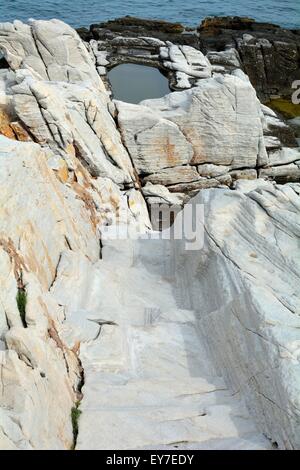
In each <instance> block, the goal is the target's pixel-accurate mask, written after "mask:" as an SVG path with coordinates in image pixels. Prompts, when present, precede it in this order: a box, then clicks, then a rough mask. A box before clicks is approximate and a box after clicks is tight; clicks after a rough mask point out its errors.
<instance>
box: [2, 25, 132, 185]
mask: <svg viewBox="0 0 300 470" xmlns="http://www.w3.org/2000/svg"><path fill="white" fill-rule="evenodd" d="M0 49H1V50H3V53H4V55H5V57H6V59H7V62H8V63H9V65H10V66H11V68H12V69H13V70H15V71H16V76H15V82H13V81H11V82H10V83H9V89H8V90H7V92H8V93H9V94H10V95H11V101H12V105H13V109H14V113H15V114H16V115H17V117H18V119H19V120H20V121H21V122H22V123H23V124H24V125H25V128H26V129H28V130H29V131H30V133H31V134H32V135H33V136H34V137H35V139H36V140H37V141H38V142H39V143H41V144H43V145H44V144H47V145H48V146H50V147H51V148H52V149H53V150H56V151H57V150H58V151H60V152H63V153H65V154H68V153H69V151H70V149H75V152H76V153H77V156H78V158H80V159H81V161H83V162H84V164H85V165H86V166H87V167H88V168H89V171H90V173H91V174H92V175H93V176H103V177H109V178H111V179H112V180H113V181H115V182H117V183H119V184H131V185H133V184H134V181H135V176H134V171H133V168H132V165H131V162H130V160H129V157H128V154H127V152H126V150H125V149H124V147H123V145H122V143H121V140H120V135H119V133H118V131H117V129H116V126H115V123H114V121H113V118H112V116H111V115H110V112H109V110H108V104H109V96H108V94H107V91H106V89H105V87H104V84H103V82H102V80H101V79H100V77H99V75H98V74H97V71H96V69H95V65H94V63H93V61H92V59H91V57H90V55H89V53H88V51H87V49H86V48H85V46H84V45H83V43H82V42H81V40H80V38H79V36H78V35H77V34H76V33H75V31H74V30H73V29H72V28H70V27H69V26H67V25H65V24H64V23H62V22H61V21H58V20H52V21H33V22H32V23H31V24H30V26H29V25H25V24H23V23H21V22H18V21H17V22H15V23H14V24H9V23H5V24H2V25H1V24H0ZM65 158H67V156H66V157H65Z"/></svg>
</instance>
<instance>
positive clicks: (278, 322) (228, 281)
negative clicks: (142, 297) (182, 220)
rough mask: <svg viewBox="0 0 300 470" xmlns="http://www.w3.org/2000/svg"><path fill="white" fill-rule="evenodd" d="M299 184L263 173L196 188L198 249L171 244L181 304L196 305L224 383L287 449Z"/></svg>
mask: <svg viewBox="0 0 300 470" xmlns="http://www.w3.org/2000/svg"><path fill="white" fill-rule="evenodd" d="M299 193H300V187H299V184H289V185H284V186H279V185H275V186H273V184H272V183H269V182H264V181H262V180H258V181H255V182H249V183H247V182H240V183H238V185H237V191H233V192H232V191H228V190H221V189H219V190H217V191H216V190H213V189H211V190H207V191H202V192H201V193H200V194H199V195H198V196H197V197H196V198H195V199H194V200H193V204H194V206H195V207H196V204H204V229H205V232H204V233H205V241H204V249H203V250H200V251H199V252H195V251H190V252H189V251H186V250H185V248H184V243H183V242H177V244H175V246H174V252H175V258H176V259H177V263H176V262H175V265H176V266H177V267H176V272H177V273H178V276H177V289H181V292H182V296H183V297H182V300H181V303H180V305H182V306H183V305H184V306H185V308H187V305H189V306H190V308H192V309H195V310H196V311H197V312H198V313H197V314H196V315H197V318H198V321H199V325H200V326H201V330H202V332H203V334H204V337H205V338H206V340H207V346H208V348H209V350H210V351H211V355H212V357H213V358H214V362H215V365H216V366H217V368H218V370H219V371H220V372H222V374H223V376H224V377H225V379H226V383H227V385H228V386H229V387H230V388H231V390H232V391H233V393H239V394H242V396H244V397H245V399H246V403H247V404H248V407H249V409H250V410H251V412H252V414H253V415H255V417H256V420H257V422H258V423H259V425H260V428H261V429H262V430H264V432H265V433H266V435H267V436H269V437H270V438H272V440H273V441H276V442H277V443H278V444H279V446H280V447H283V448H288V449H298V448H299V445H300V443H299V426H300V410H299V390H300V380H299V377H300V375H299V332H298V331H299V306H300V298H299V294H298V286H299V277H300V257H299V250H298V249H297V245H298V244H299V220H300V218H299V210H300V199H299ZM194 214H195V212H194ZM178 244H179V245H181V248H179V247H178ZM212 284H213V285H214V288H212V287H211V286H212ZM233 331H234V334H233Z"/></svg>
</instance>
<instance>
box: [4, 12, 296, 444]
mask: <svg viewBox="0 0 300 470" xmlns="http://www.w3.org/2000/svg"><path fill="white" fill-rule="evenodd" d="M125 23H126V24H127V23H128V25H131V24H133V27H134V28H138V31H137V32H135V33H133V29H132V28H131V29H130V31H129V32H130V34H129V35H128V36H127V37H126V38H125V37H123V36H122V35H119V34H113V35H112V36H111V37H110V40H109V43H107V42H101V40H97V41H96V40H95V39H94V40H93V41H92V42H91V43H90V44H86V45H84V44H83V43H82V42H81V40H80V38H79V36H78V35H77V34H76V33H75V32H74V31H73V30H72V28H70V27H68V26H67V25H65V24H64V23H62V22H60V21H58V20H53V21H49V22H48V21H47V22H45V21H32V22H30V24H28V25H25V24H23V23H21V22H19V21H16V22H14V24H8V23H5V24H1V25H0V51H1V52H2V53H3V55H4V63H3V66H4V68H3V69H2V68H1V70H0V133H1V134H2V135H1V136H0V183H1V194H0V207H1V209H0V210H1V217H0V281H1V291H0V377H1V381H0V418H1V419H0V448H4V449H50V448H52V449H69V448H74V447H77V448H78V449H79V448H80V449H86V448H104V447H105V448H120V447H122V448H126V449H128V448H136V447H139V448H149V447H150V448H151V447H153V446H162V447H163V448H171V449H172V448H177V447H178V446H179V447H180V448H219V449H220V448H269V447H270V444H269V442H268V441H267V440H266V439H265V438H264V437H263V435H262V434H261V432H263V433H265V434H266V435H267V437H268V438H269V439H270V440H272V441H276V442H277V443H278V444H279V446H280V447H282V448H299V445H300V443H299V437H298V435H299V406H298V405H299V404H298V401H297V400H298V394H299V383H298V378H297V376H296V372H297V370H298V365H299V364H298V363H299V360H298V359H299V358H298V356H299V354H298V349H297V348H298V342H299V340H298V336H297V331H298V329H299V325H298V323H297V322H298V320H297V318H298V317H297V315H298V310H299V298H298V297H299V296H297V291H296V289H297V285H298V283H299V282H298V281H299V263H298V261H299V260H298V257H297V251H296V250H297V243H298V237H299V230H298V229H299V227H298V218H299V217H298V215H299V214H298V210H299V187H298V186H299V185H298V184H292V183H289V184H286V185H284V186H279V185H274V184H273V183H271V182H268V181H264V180H262V179H260V180H257V176H260V177H261V178H265V179H275V180H276V181H280V182H288V181H289V182H290V181H298V178H299V167H300V165H299V161H300V158H299V147H297V140H296V139H295V136H294V134H293V132H292V131H291V129H290V127H289V126H288V124H287V123H286V122H283V121H282V120H281V119H280V118H279V116H278V115H277V114H276V113H274V112H273V111H271V110H270V109H269V108H268V107H266V106H263V105H261V103H260V102H259V100H258V99H257V96H256V93H255V90H254V88H253V86H252V85H251V83H250V82H249V80H248V79H247V77H246V76H245V75H244V73H243V72H242V71H241V70H240V59H239V56H238V55H237V53H236V52H235V49H232V48H231V50H228V51H226V53H224V54H223V55H222V60H223V63H222V65H214V64H212V62H213V61H214V57H213V56H216V55H218V57H219V59H218V60H220V57H221V54H222V51H221V52H214V53H213V54H210V55H208V56H205V55H204V54H203V52H200V51H199V50H196V49H193V48H192V47H190V46H187V45H186V44H184V42H183V43H181V44H179V46H180V47H179V46H178V45H177V44H175V43H176V37H175V36H177V35H180V36H181V35H183V33H181V32H180V31H181V30H180V31H179V30H178V29H177V30H176V28H177V26H176V28H175V27H174V28H175V30H176V33H173V32H170V30H169V29H168V31H167V32H165V34H168V35H169V34H172V35H173V34H174V36H172V37H174V42H171V41H169V39H168V40H167V39H166V38H164V39H157V37H154V38H149V37H141V36H140V32H141V31H140V27H144V26H142V25H141V23H140V22H139V21H137V20H132V19H131V20H125ZM156 26H157V24H156V23H155V27H156ZM128 27H129V26H128ZM151 27H153V26H150V25H149V28H150V29H149V30H148V31H151ZM166 27H167V26H166ZM168 28H169V27H168ZM100 29H102V28H100ZM171 29H172V28H171ZM99 34H100V33H99ZM105 34H106V33H105ZM130 35H131V36H130ZM134 44H136V51H137V52H136V51H134V52H133V57H135V58H136V60H140V59H139V56H143V53H141V51H144V50H145V51H148V52H149V54H148V56H147V57H148V58H147V59H145V60H151V61H152V62H153V64H154V65H155V64H156V66H158V67H159V68H160V69H161V70H163V71H164V72H165V73H166V74H167V76H168V78H169V81H170V84H171V87H172V89H181V90H183V91H180V92H178V91H177V92H174V93H171V94H169V95H167V96H165V97H164V98H162V99H158V100H148V101H143V102H141V103H140V104H139V105H130V104H128V103H122V102H120V101H119V102H114V101H112V100H111V97H110V91H109V87H108V86H106V85H105V84H104V83H106V80H107V77H106V72H107V69H108V68H109V67H110V66H113V65H114V64H115V63H117V61H118V60H120V57H123V59H121V60H125V59H124V58H126V57H127V56H128V54H131V52H132V49H133V48H134ZM122 48H123V52H122ZM149 57H150V59H149ZM114 60H115V62H114ZM238 180H243V183H241V182H240V181H238ZM245 180H248V181H245ZM251 180H253V181H251ZM254 180H255V181H254ZM228 187H230V188H232V189H233V188H236V190H235V191H233V190H231V189H228ZM205 188H209V189H207V190H206V189H205ZM213 188H217V189H213ZM200 189H201V193H200V195H199V196H197V199H195V200H194V202H193V204H194V207H195V206H196V205H197V204H198V205H201V204H204V206H205V210H206V212H205V214H204V215H205V218H204V221H203V219H202V218H201V223H200V226H199V224H198V229H199V230H200V235H201V233H202V232H201V228H202V229H203V228H204V232H205V234H206V235H205V244H204V249H203V250H198V251H196V252H195V251H194V252H191V253H189V252H186V251H185V249H184V248H183V245H182V244H181V242H178V243H177V242H176V243H174V246H173V244H172V243H171V242H169V241H168V240H165V239H163V240H159V233H158V232H157V231H154V230H152V231H151V229H152V228H154V229H156V228H158V227H159V226H160V225H161V224H160V222H161V219H160V214H157V217H156V219H154V220H153V219H152V220H150V217H149V214H150V215H151V210H150V209H152V207H157V205H158V204H161V203H163V204H164V207H167V209H169V206H172V210H173V212H172V214H171V216H172V217H171V218H172V220H170V221H169V223H170V222H172V221H173V220H174V218H175V216H176V214H177V212H178V211H179V210H180V208H181V207H182V206H183V205H184V203H186V202H187V201H188V199H189V198H190V197H191V196H193V195H194V194H195V193H197V192H199V190H200ZM202 190H203V191H202ZM146 203H147V204H148V207H147V204H146ZM187 210H188V209H187V207H186V208H185V209H184V211H185V212H183V213H182V212H181V216H180V215H178V217H179V218H180V217H182V215H183V214H185V213H186V211H187ZM176 220H178V219H176ZM179 220H180V219H179ZM151 222H154V224H153V227H152V226H151ZM201 224H202V225H201ZM203 224H204V227H203ZM149 231H151V236H152V237H153V238H154V240H149V239H148V238H149V237H150V235H149V233H148V232H149ZM129 235H130V236H131V237H132V238H138V240H135V241H133V240H129V241H127V242H124V245H122V243H120V239H121V238H128V236H129ZM163 235H168V232H164V234H163ZM157 238H158V240H157ZM116 239H117V240H116ZM182 243H184V240H183V241H182ZM175 268H176V269H175ZM176 273H177V274H178V276H179V277H176ZM153 293H155V295H153ZM249 312H250V315H249ZM199 325H200V327H201V330H202V332H201V331H200V332H199ZM208 337H209V338H210V344H209V345H208V346H209V347H206V346H205V338H208ZM174 351H175V353H174ZM213 362H214V364H215V368H214V365H213ZM221 375H222V376H223V378H221ZM58 389H59V390H60V395H59V397H58V396H57V390H58ZM244 399H245V400H246V403H247V404H248V407H249V409H250V410H251V412H252V415H254V419H256V422H257V424H255V422H254V419H253V417H251V415H250V414H249V413H248V411H247V410H246V409H245V407H244V405H243V400H244ZM79 406H80V409H81V411H82V416H81V420H80V426H79V434H78V436H77V431H76V427H77V424H78V423H76V419H78V407H79ZM199 410H200V411H199ZM72 421H73V426H72ZM99 423H101V427H99ZM103 423H105V425H103ZM128 423H131V432H128V429H129V428H128ZM257 425H258V426H259V428H258V427H257Z"/></svg>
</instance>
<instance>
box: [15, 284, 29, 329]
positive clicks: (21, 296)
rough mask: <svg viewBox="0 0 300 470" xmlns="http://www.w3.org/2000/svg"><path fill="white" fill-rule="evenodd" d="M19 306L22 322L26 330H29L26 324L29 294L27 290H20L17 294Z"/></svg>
mask: <svg viewBox="0 0 300 470" xmlns="http://www.w3.org/2000/svg"><path fill="white" fill-rule="evenodd" d="M16 300H17V306H18V310H19V313H20V317H21V320H22V324H23V326H24V328H27V323H26V304H27V294H26V291H25V289H18V293H17V298H16Z"/></svg>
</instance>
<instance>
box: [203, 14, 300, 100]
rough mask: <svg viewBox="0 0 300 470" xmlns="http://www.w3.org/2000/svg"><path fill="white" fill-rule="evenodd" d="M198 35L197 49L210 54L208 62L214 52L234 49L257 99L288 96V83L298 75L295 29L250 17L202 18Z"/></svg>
mask: <svg viewBox="0 0 300 470" xmlns="http://www.w3.org/2000/svg"><path fill="white" fill-rule="evenodd" d="M199 34H200V45H201V50H204V51H205V52H206V51H211V52H209V58H210V59H211V58H212V56H213V55H214V54H215V51H225V52H226V54H227V53H228V52H227V51H228V50H230V49H232V48H235V49H236V51H237V53H238V56H239V59H240V61H241V64H242V67H243V70H244V71H245V73H246V74H247V75H248V76H249V78H250V80H251V83H252V85H253V86H254V88H255V89H256V91H257V93H258V95H259V97H260V98H261V99H263V100H265V101H266V100H268V98H269V97H270V96H271V95H281V96H290V95H291V84H292V83H293V81H294V80H297V79H299V73H300V68H299V64H300V52H299V51H300V35H299V30H295V31H291V30H286V29H283V28H280V27H279V26H276V25H272V24H267V23H256V22H255V21H254V20H253V19H251V18H247V19H245V18H238V17H223V18H222V17H220V18H206V19H204V20H203V21H202V23H201V25H200V27H199ZM211 54H212V55H211ZM230 65H231V64H230ZM287 77H288V79H287Z"/></svg>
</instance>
